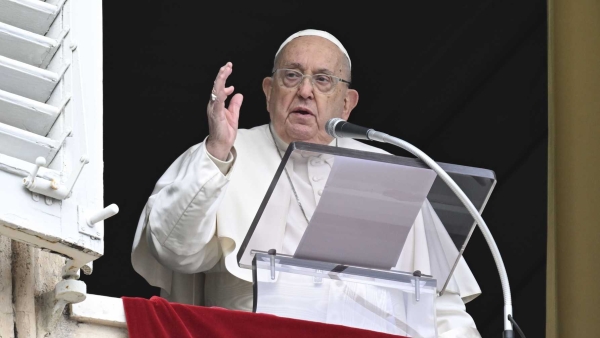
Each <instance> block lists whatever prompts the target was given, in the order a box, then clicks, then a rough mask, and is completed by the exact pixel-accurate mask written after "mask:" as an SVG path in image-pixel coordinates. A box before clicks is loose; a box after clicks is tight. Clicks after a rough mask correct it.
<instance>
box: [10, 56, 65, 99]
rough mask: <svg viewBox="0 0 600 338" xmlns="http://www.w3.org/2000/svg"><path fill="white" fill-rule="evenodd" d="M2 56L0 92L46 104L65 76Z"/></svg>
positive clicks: (62, 72) (61, 73)
mask: <svg viewBox="0 0 600 338" xmlns="http://www.w3.org/2000/svg"><path fill="white" fill-rule="evenodd" d="M65 69H66V67H65V68H63V70H61V72H60V73H55V72H52V71H49V70H45V69H41V68H37V67H34V66H31V65H28V64H26V63H23V62H20V61H15V60H13V59H9V58H7V57H4V56H0V90H4V91H7V92H9V93H13V94H16V95H20V96H23V97H26V98H29V99H32V100H36V101H39V102H46V100H48V98H49V97H50V94H52V91H53V90H54V88H55V87H56V85H57V84H58V82H59V81H60V79H61V77H62V75H63V74H64V70H65Z"/></svg>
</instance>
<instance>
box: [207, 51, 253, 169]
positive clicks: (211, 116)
mask: <svg viewBox="0 0 600 338" xmlns="http://www.w3.org/2000/svg"><path fill="white" fill-rule="evenodd" d="M231 72H233V64H232V63H231V62H227V64H226V65H225V66H223V67H221V69H219V74H218V75H217V78H216V80H215V83H214V86H213V89H212V93H211V99H210V101H209V102H208V107H207V108H206V114H207V115H208V130H209V136H208V139H207V140H206V150H208V152H209V153H210V154H211V155H212V156H214V157H216V158H218V159H219V160H222V161H225V160H227V155H229V152H230V151H231V147H233V142H235V137H236V135H237V130H238V120H239V117H240V107H241V106H242V101H243V100H244V97H243V96H242V94H239V93H238V94H235V95H234V96H233V97H232V98H231V100H230V101H229V107H228V108H225V100H226V99H227V97H228V96H229V95H231V94H232V93H233V90H234V88H233V86H229V87H225V81H226V80H227V78H228V77H229V75H231Z"/></svg>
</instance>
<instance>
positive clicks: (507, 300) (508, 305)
mask: <svg viewBox="0 0 600 338" xmlns="http://www.w3.org/2000/svg"><path fill="white" fill-rule="evenodd" d="M367 137H368V139H369V140H372V141H378V142H383V143H389V144H393V145H395V146H398V147H400V148H402V149H404V150H406V151H408V152H410V153H411V154H413V155H415V156H416V157H418V158H419V159H421V160H422V161H423V162H425V164H427V165H428V166H429V167H430V168H431V169H433V170H434V171H435V172H436V173H437V174H438V175H439V176H440V178H441V179H442V180H443V181H444V182H445V183H446V184H447V185H448V186H449V187H450V189H451V190H452V191H453V192H454V193H455V194H456V196H458V198H459V199H460V201H461V202H462V203H463V204H464V206H465V207H466V208H467V210H469V213H470V214H471V216H473V218H474V219H475V221H476V222H477V224H478V225H479V229H481V232H482V233H483V237H485V240H486V242H487V244H488V246H489V247H490V250H491V251H492V255H493V256H494V261H495V262H496V267H497V268H498V273H499V274H500V282H501V283H502V293H503V295H504V338H512V337H514V332H513V326H512V323H511V322H510V320H509V317H512V298H511V293H510V285H509V283H508V276H507V274H506V268H505V267H504V262H503V261H502V256H500V251H499V250H498V247H497V246H496V242H495V241H494V238H493V237H492V233H491V232H490V230H489V229H488V226H487V225H486V224H485V221H484V220H483V218H482V217H481V215H480V214H479V211H477V209H476V208H475V206H474V205H473V203H471V200H470V199H469V198H468V197H467V195H466V194H465V193H464V192H463V191H462V189H460V187H459V186H458V185H457V184H456V182H454V180H452V178H451V177H450V176H449V175H448V174H447V173H446V172H445V171H444V169H442V168H441V167H440V166H439V165H438V164H437V163H435V161H434V160H432V159H431V157H429V156H427V154H425V153H424V152H422V151H421V150H419V149H418V148H417V147H415V146H413V145H412V144H410V143H408V142H406V141H404V140H401V139H399V138H397V137H393V136H390V135H388V134H385V133H382V132H378V131H375V130H373V129H370V130H369V131H368V132H367Z"/></svg>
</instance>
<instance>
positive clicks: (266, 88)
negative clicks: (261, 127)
mask: <svg viewBox="0 0 600 338" xmlns="http://www.w3.org/2000/svg"><path fill="white" fill-rule="evenodd" d="M272 84H273V78H272V77H265V78H264V79H263V81H262V89H263V92H264V93H265V98H266V99H267V111H269V99H270V98H271V88H272V87H271V85H272Z"/></svg>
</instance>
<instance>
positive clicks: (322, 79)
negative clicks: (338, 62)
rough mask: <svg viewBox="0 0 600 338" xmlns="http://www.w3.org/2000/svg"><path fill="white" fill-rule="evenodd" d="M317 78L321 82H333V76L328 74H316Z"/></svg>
mask: <svg viewBox="0 0 600 338" xmlns="http://www.w3.org/2000/svg"><path fill="white" fill-rule="evenodd" d="M314 77H315V80H316V81H318V82H321V83H329V82H331V77H329V76H327V75H320V74H319V75H315V76H314Z"/></svg>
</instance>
